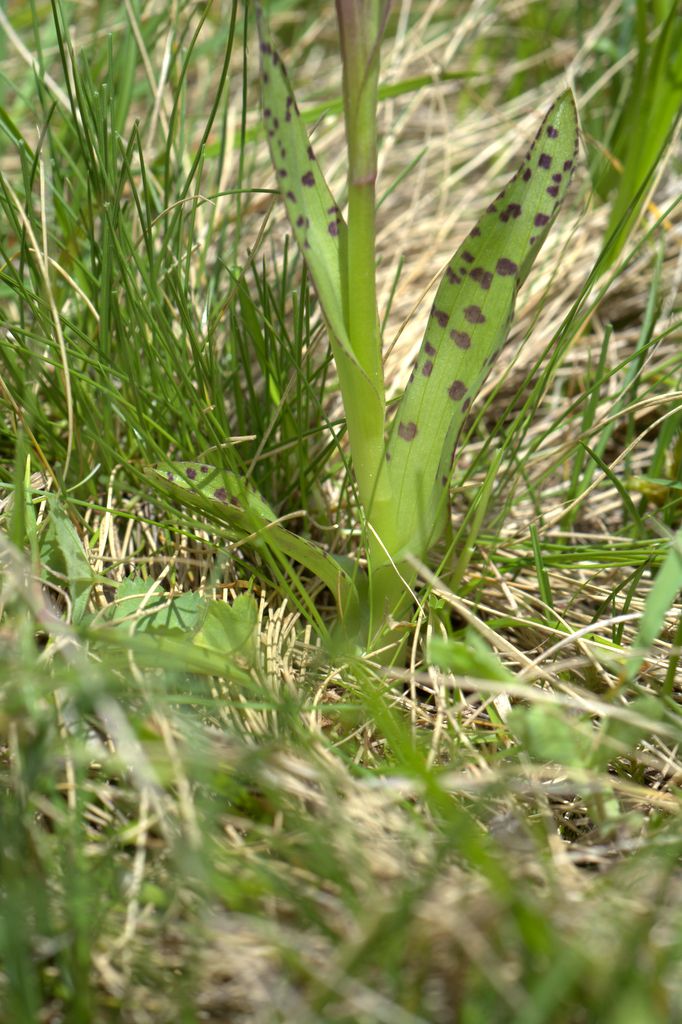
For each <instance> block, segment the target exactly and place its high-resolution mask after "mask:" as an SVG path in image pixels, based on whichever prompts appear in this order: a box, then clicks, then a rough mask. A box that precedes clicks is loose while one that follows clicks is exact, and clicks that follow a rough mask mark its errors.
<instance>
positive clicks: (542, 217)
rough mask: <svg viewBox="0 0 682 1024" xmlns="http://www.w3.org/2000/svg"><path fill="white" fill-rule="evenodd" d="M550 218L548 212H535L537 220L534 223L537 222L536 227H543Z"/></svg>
mask: <svg viewBox="0 0 682 1024" xmlns="http://www.w3.org/2000/svg"><path fill="white" fill-rule="evenodd" d="M548 220H549V217H548V216H547V214H546V213H536V214H535V220H534V221H533V223H534V224H535V227H536V228H542V227H544V226H545V224H546V223H547V222H548Z"/></svg>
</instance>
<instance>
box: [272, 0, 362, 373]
mask: <svg viewBox="0 0 682 1024" xmlns="http://www.w3.org/2000/svg"><path fill="white" fill-rule="evenodd" d="M256 17H257V22H258V34H259V37H260V58H261V89H262V96H263V120H264V123H265V131H266V134H267V137H268V144H269V146H270V155H271V157H272V164H273V167H274V168H275V173H276V175H277V184H278V186H279V189H280V194H281V196H282V199H283V200H284V204H285V206H286V211H287V215H288V217H289V222H290V224H291V229H292V231H293V234H294V237H295V239H296V241H297V243H298V246H299V248H300V250H301V252H302V253H303V256H304V258H305V261H306V264H307V266H308V270H309V272H310V276H311V278H312V280H313V284H314V286H315V290H316V291H317V294H318V297H319V300H320V304H321V306H322V310H323V312H324V315H325V318H326V320H327V323H328V324H329V328H330V331H331V333H332V335H333V338H334V339H335V340H336V341H338V343H339V345H340V346H341V347H342V349H343V350H344V351H345V353H346V355H347V356H348V357H349V358H350V359H351V360H352V361H353V362H356V360H355V358H354V356H353V353H352V351H351V348H350V342H349V339H348V330H347V319H346V314H345V309H346V306H347V291H348V287H347V281H346V271H345V267H346V259H347V258H346V255H345V252H346V247H347V229H346V224H345V222H344V220H343V217H342V216H341V211H340V209H339V207H338V204H337V202H336V200H335V199H334V196H333V195H332V193H331V191H330V189H329V186H328V185H327V183H326V181H325V178H324V175H323V173H322V171H321V169H320V167H319V165H318V163H317V160H316V158H315V153H314V152H313V147H312V145H311V144H310V140H309V138H308V135H307V132H306V130H305V127H304V125H303V121H302V120H301V116H300V113H299V110H298V105H297V103H296V99H295V97H294V93H293V90H292V88H291V85H290V83H289V79H288V77H287V73H286V69H285V67H284V64H283V63H282V60H281V58H280V56H279V54H278V53H277V51H276V50H275V49H274V47H273V44H272V40H271V38H270V35H269V33H268V30H267V26H266V23H265V18H264V17H263V13H262V10H261V8H260V5H257V6H256Z"/></svg>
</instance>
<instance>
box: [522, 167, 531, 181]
mask: <svg viewBox="0 0 682 1024" xmlns="http://www.w3.org/2000/svg"><path fill="white" fill-rule="evenodd" d="M532 173H533V172H532V171H531V169H530V167H526V169H525V171H524V172H523V180H524V181H530V179H531V175H532Z"/></svg>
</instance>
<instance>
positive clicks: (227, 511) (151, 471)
mask: <svg viewBox="0 0 682 1024" xmlns="http://www.w3.org/2000/svg"><path fill="white" fill-rule="evenodd" d="M145 475H146V476H147V477H148V478H149V479H150V480H152V481H153V483H154V484H155V485H156V486H158V487H160V488H161V489H162V490H164V491H166V492H168V493H169V494H171V495H172V496H173V497H175V498H176V499H178V500H179V501H181V502H182V503H183V504H185V505H187V506H188V507H189V508H193V509H195V510H196V511H197V512H200V513H202V514H204V515H207V516H213V517H215V518H216V519H218V520H219V521H220V522H221V523H226V524H227V526H228V528H230V530H231V531H233V533H232V536H233V537H234V539H235V540H245V541H247V542H248V543H250V544H252V545H253V546H255V547H258V546H260V545H262V544H266V545H267V546H269V547H270V548H271V549H272V550H274V551H278V552H280V553H281V554H284V555H287V556H288V557H289V558H293V559H295V560H296V561H297V562H300V563H301V565H303V566H305V568H306V569H309V570H310V571H311V572H312V573H314V574H315V575H316V576H318V577H319V579H321V580H322V582H323V583H324V584H325V585H326V586H327V587H329V589H330V590H331V592H332V593H333V594H334V596H335V597H336V599H337V602H338V603H339V607H340V608H341V609H342V610H343V609H345V608H346V607H347V605H348V603H349V602H350V601H351V600H352V599H353V598H354V596H355V587H354V583H353V580H352V579H351V577H350V575H349V574H348V573H347V572H346V570H345V569H344V568H343V567H342V566H341V564H340V563H339V562H337V560H336V559H335V558H333V557H332V555H330V554H328V553H327V552H326V551H325V550H324V549H323V548H321V547H319V545H317V544H314V543H313V542H312V541H310V540H307V539H306V538H305V537H299V536H297V535H296V534H295V533H291V532H290V531H289V530H287V529H285V528H284V527H283V526H282V525H281V524H280V523H278V522H277V516H276V515H275V513H274V511H273V510H272V508H271V507H270V506H269V505H268V503H267V502H266V501H264V500H263V498H262V497H261V496H260V494H259V493H258V491H256V490H255V488H253V487H250V486H247V484H245V482H244V480H243V479H242V478H241V477H239V476H238V475H237V474H236V473H232V472H230V471H229V470H223V469H217V468H216V467H215V466H210V465H207V464H206V463H201V462H171V463H168V464H167V465H158V466H152V467H149V468H148V469H146V470H145Z"/></svg>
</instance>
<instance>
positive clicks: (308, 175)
mask: <svg viewBox="0 0 682 1024" xmlns="http://www.w3.org/2000/svg"><path fill="white" fill-rule="evenodd" d="M301 181H302V182H303V184H304V185H307V186H308V188H312V187H313V185H314V184H315V175H314V174H313V172H312V171H306V172H305V174H304V175H303V177H302V178H301Z"/></svg>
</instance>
